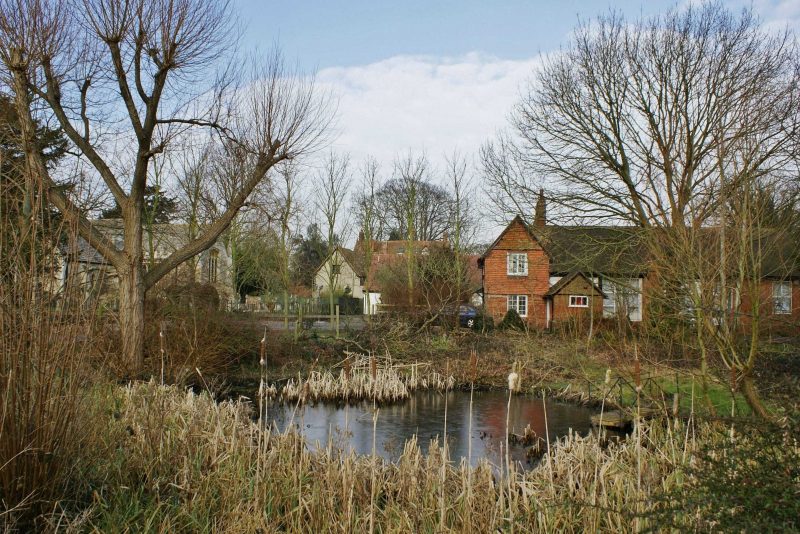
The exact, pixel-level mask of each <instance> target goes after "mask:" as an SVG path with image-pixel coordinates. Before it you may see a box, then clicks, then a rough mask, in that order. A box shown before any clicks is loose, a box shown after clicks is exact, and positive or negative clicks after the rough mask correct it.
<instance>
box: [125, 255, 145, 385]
mask: <svg viewBox="0 0 800 534" xmlns="http://www.w3.org/2000/svg"><path fill="white" fill-rule="evenodd" d="M142 275H143V273H142V268H141V267H140V266H133V267H132V268H131V270H130V271H129V272H127V273H119V322H120V334H121V335H122V356H123V358H124V359H125V362H126V363H127V365H129V366H130V371H131V372H132V373H133V374H135V375H138V374H140V373H141V372H142V370H143V368H144V296H145V287H144V277H143V276H142Z"/></svg>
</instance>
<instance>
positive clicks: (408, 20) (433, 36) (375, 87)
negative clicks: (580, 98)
mask: <svg viewBox="0 0 800 534" xmlns="http://www.w3.org/2000/svg"><path fill="white" fill-rule="evenodd" d="M727 4H728V5H729V6H730V7H731V8H732V9H734V10H739V9H741V8H743V7H745V6H750V5H752V7H753V9H754V11H755V12H756V13H757V14H758V15H759V16H760V17H761V18H762V19H763V20H764V22H765V24H766V25H767V26H768V27H773V28H781V27H784V26H785V25H790V26H792V27H793V28H795V29H800V0H753V1H752V2H751V1H749V0H732V1H729V2H727ZM676 5H677V6H678V7H681V6H685V5H686V0H684V1H682V2H681V3H679V4H676V3H675V2H667V1H661V0H649V1H643V0H626V1H614V2H609V1H575V0H555V1H543V0H539V1H522V0H513V1H512V0H509V1H494V0H493V1H486V0H484V1H477V0H459V1H455V0H440V1H436V0H395V1H391V2H386V1H381V0H373V1H366V0H348V1H333V0H327V1H325V0H297V1H293V2H292V1H281V2H279V1H274V0H269V1H258V0H234V6H235V8H236V9H237V10H238V14H239V17H240V18H241V22H242V25H243V34H242V45H243V47H244V48H246V49H254V48H255V49H262V50H266V49H269V48H270V47H271V46H273V45H274V44H277V45H278V46H279V47H280V48H281V50H282V52H283V54H284V56H285V57H286V59H287V60H288V61H290V62H293V63H294V62H296V63H297V65H299V67H300V68H301V69H302V70H304V71H306V72H316V74H317V79H318V81H319V83H320V85H321V86H322V87H324V88H325V89H327V90H330V91H331V92H332V93H333V94H334V95H335V96H336V98H337V102H338V113H337V117H338V119H337V123H336V129H335V132H334V136H333V142H332V146H331V148H332V149H333V150H336V151H341V152H346V153H349V154H350V156H351V158H352V160H353V161H354V162H359V161H360V160H362V159H363V158H365V157H366V156H367V155H371V156H374V157H375V158H377V159H378V161H379V162H380V163H381V165H382V168H383V169H384V172H385V173H386V174H388V173H389V172H390V171H391V165H392V161H393V160H394V159H395V158H396V157H397V156H398V154H405V153H408V152H409V151H412V152H415V153H418V152H420V151H424V152H425V153H426V154H427V156H428V157H429V159H430V160H431V162H432V163H433V164H434V165H441V163H442V162H443V156H444V154H448V153H452V151H453V150H458V151H459V152H460V153H462V154H464V155H466V156H467V157H470V158H473V157H474V156H475V155H476V153H477V151H478V149H479V147H480V146H481V144H482V143H484V142H485V141H487V140H489V139H491V138H492V137H493V136H494V135H495V134H496V132H497V131H499V130H501V129H503V128H505V127H507V124H508V116H509V113H510V112H511V110H512V107H513V106H514V104H515V103H516V102H517V101H518V99H519V95H520V90H521V88H522V87H523V86H524V84H525V82H526V81H527V80H529V79H530V77H531V74H532V72H533V70H534V68H535V67H536V65H537V64H539V63H540V62H541V59H542V55H543V54H547V53H551V52H555V51H558V49H559V47H561V46H564V45H565V44H566V43H567V42H568V38H569V35H570V32H571V31H572V29H573V28H574V27H575V26H576V25H577V24H578V23H579V22H580V21H586V20H590V19H592V18H594V17H596V16H597V15H598V14H603V13H607V12H609V10H612V9H613V10H618V11H620V12H621V13H623V14H624V15H625V17H626V18H628V19H636V18H639V17H642V16H644V17H648V16H651V15H654V14H656V13H659V12H663V11H666V10H668V9H670V8H671V7H674V6H676Z"/></svg>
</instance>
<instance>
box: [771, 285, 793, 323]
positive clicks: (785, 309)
mask: <svg viewBox="0 0 800 534" xmlns="http://www.w3.org/2000/svg"><path fill="white" fill-rule="evenodd" d="M772 305H773V311H774V312H775V313H776V314H779V315H788V314H791V313H792V283H791V282H773V283H772Z"/></svg>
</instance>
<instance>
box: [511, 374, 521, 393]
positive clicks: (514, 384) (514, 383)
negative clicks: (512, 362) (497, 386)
mask: <svg viewBox="0 0 800 534" xmlns="http://www.w3.org/2000/svg"><path fill="white" fill-rule="evenodd" d="M519 388H520V380H519V375H518V374H517V373H515V372H513V371H512V372H511V373H510V374H509V375H508V389H509V391H514V392H516V391H519Z"/></svg>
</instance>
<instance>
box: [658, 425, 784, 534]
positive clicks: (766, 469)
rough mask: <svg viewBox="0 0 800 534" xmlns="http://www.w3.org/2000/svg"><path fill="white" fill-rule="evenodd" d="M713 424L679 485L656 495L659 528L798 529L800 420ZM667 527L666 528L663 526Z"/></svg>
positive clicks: (776, 530)
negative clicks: (799, 434) (713, 434)
mask: <svg viewBox="0 0 800 534" xmlns="http://www.w3.org/2000/svg"><path fill="white" fill-rule="evenodd" d="M728 431H729V430H728V429H727V428H725V427H721V426H720V427H717V428H716V432H717V433H718V439H716V440H708V441H707V442H706V444H705V445H704V446H703V447H702V448H701V449H700V450H699V451H698V452H699V454H698V455H697V461H696V462H695V463H694V464H691V465H690V467H688V468H687V470H686V475H687V482H686V484H685V485H684V486H683V487H682V488H676V490H675V491H672V492H667V493H666V494H664V495H662V496H660V497H658V498H656V499H655V500H656V501H657V502H659V503H660V504H661V506H660V507H659V508H658V511H657V512H656V513H655V514H654V519H655V525H654V526H657V527H658V528H659V529H661V528H664V529H665V530H668V529H672V528H675V529H678V530H683V531H695V532H710V531H714V532H789V531H791V532H796V531H797V530H798V529H800V449H798V448H797V444H796V438H795V436H796V435H797V432H798V431H800V424H798V423H797V422H795V423H794V424H790V425H789V428H781V427H779V426H777V425H766V427H765V425H764V423H763V422H762V423H760V424H759V425H757V426H756V425H752V426H749V427H747V426H742V424H741V422H740V423H739V424H737V425H736V428H735V431H734V436H735V439H734V440H731V439H730V437H729V436H728ZM665 527H667V528H665Z"/></svg>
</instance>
